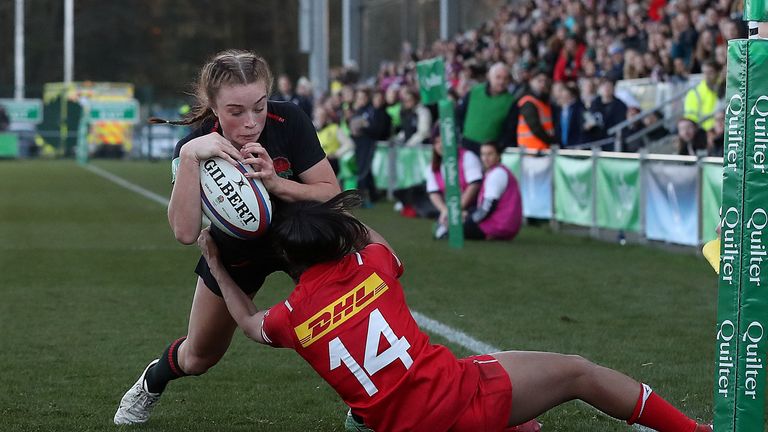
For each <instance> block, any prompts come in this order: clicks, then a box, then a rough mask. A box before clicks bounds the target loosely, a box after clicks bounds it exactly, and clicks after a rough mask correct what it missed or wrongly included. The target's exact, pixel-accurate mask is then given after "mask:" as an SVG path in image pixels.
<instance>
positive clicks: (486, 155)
mask: <svg viewBox="0 0 768 432" xmlns="http://www.w3.org/2000/svg"><path fill="white" fill-rule="evenodd" d="M480 160H482V161H483V166H484V167H485V169H488V168H491V167H493V166H496V165H497V164H498V163H499V162H501V157H500V156H499V152H498V151H496V148H495V147H493V146H490V145H484V146H482V147H480Z"/></svg>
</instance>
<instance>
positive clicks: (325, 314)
mask: <svg viewBox="0 0 768 432" xmlns="http://www.w3.org/2000/svg"><path fill="white" fill-rule="evenodd" d="M388 288H389V287H388V286H387V284H386V283H384V281H383V280H381V277H379V275H377V274H376V273H372V274H371V275H370V276H368V278H367V279H366V280H364V281H363V283H361V284H360V285H358V286H356V287H355V288H353V289H352V290H350V291H349V292H348V293H346V294H344V295H343V296H341V297H339V298H338V299H336V300H335V301H334V302H333V303H331V304H329V305H328V306H326V307H324V308H323V309H322V310H321V311H320V312H318V313H316V314H314V315H313V316H312V318H310V319H308V320H306V321H304V322H303V323H301V324H299V325H298V326H296V327H295V328H294V329H293V330H294V331H295V332H296V336H297V337H298V338H299V342H300V343H301V346H302V347H304V348H306V347H308V346H310V345H312V344H313V343H314V342H315V341H317V340H318V339H320V338H321V337H323V336H325V335H326V334H327V333H328V332H330V331H331V330H333V329H335V328H336V327H338V326H340V325H341V324H343V323H344V322H345V321H347V320H348V319H350V318H352V317H353V316H355V315H356V314H357V313H358V312H360V311H361V310H363V308H365V307H366V306H368V305H369V304H371V302H373V301H374V300H376V299H377V298H379V296H381V295H382V294H383V293H384V292H385V291H387V289H388Z"/></svg>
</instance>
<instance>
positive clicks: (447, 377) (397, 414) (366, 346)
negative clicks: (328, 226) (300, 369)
mask: <svg viewBox="0 0 768 432" xmlns="http://www.w3.org/2000/svg"><path fill="white" fill-rule="evenodd" d="M402 273H403V266H402V265H401V263H400V262H399V260H398V259H397V257H396V256H394V255H393V254H392V253H391V252H390V251H389V249H387V248H386V247H385V246H384V245H381V244H371V245H369V246H367V247H366V248H365V249H363V250H362V251H360V252H359V253H354V254H350V255H348V256H346V257H344V258H343V259H341V260H340V261H338V262H334V263H324V264H319V265H316V266H313V267H311V268H310V269H308V270H307V271H305V272H304V274H302V276H301V279H300V280H299V284H298V285H297V286H296V288H295V290H294V291H293V292H292V293H291V295H290V296H289V297H288V299H287V300H286V301H285V302H284V303H281V304H278V305H275V306H274V307H272V308H271V309H270V310H269V311H268V312H267V314H266V316H265V317H264V326H263V336H264V339H265V340H266V341H267V342H268V343H270V344H271V345H272V346H275V347H285V348H292V349H294V350H296V352H298V353H299V355H301V356H302V357H303V358H304V359H305V360H306V361H307V362H308V363H309V364H310V365H311V366H312V368H314V369H315V370H316V371H317V373H319V374H320V376H322V377H323V379H325V380H326V381H327V382H328V383H329V384H330V385H331V387H333V388H334V390H336V392H337V393H338V394H339V395H340V396H341V398H342V399H343V400H344V402H345V403H346V404H347V405H349V406H350V407H351V408H352V410H353V411H354V412H355V413H356V414H358V415H360V416H361V417H363V418H364V419H365V422H366V424H367V425H368V426H370V427H372V428H373V429H374V430H377V431H430V432H434V431H444V430H447V429H448V428H449V427H450V426H451V425H453V424H454V423H455V421H456V419H457V418H458V416H459V415H460V414H461V413H462V411H464V409H465V408H466V407H467V405H468V403H469V401H470V399H471V397H472V395H473V394H474V393H475V391H476V389H477V382H478V379H479V377H478V373H477V370H476V369H474V368H470V369H465V368H464V366H463V365H462V364H461V363H459V362H458V361H457V360H456V357H455V356H454V355H453V354H452V353H451V352H450V351H449V350H448V349H447V348H445V347H444V346H441V345H432V344H430V343H429V337H428V336H427V335H426V334H425V333H423V332H422V331H421V330H419V327H418V325H417V324H416V321H415V320H414V319H413V316H411V313H410V311H409V310H408V306H407V305H406V303H405V296H404V293H403V288H402V286H401V285H400V283H399V282H398V280H397V278H398V277H400V275H401V274H402Z"/></svg>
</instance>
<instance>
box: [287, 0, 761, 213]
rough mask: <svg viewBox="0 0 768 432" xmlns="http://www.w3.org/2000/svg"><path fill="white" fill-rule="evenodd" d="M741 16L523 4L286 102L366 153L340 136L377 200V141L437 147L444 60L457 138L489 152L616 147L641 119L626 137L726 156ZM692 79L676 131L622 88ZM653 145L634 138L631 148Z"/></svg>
mask: <svg viewBox="0 0 768 432" xmlns="http://www.w3.org/2000/svg"><path fill="white" fill-rule="evenodd" d="M741 8H742V1H741V0H672V1H668V0H624V1H608V0H592V1H589V0H587V1H582V0H561V1H558V0H533V1H515V2H513V5H512V4H510V5H507V6H503V7H501V8H500V9H499V10H498V13H496V14H495V15H494V18H493V19H492V20H489V21H487V22H485V23H484V24H483V25H481V26H480V27H479V28H476V29H472V30H468V31H465V32H462V33H460V34H457V35H456V36H455V37H454V38H452V39H450V40H437V41H435V42H434V43H432V44H431V45H430V46H427V47H419V48H414V47H413V46H411V44H409V43H404V44H403V46H402V51H401V56H400V58H399V59H392V61H385V62H383V63H382V64H381V66H380V68H379V71H378V73H377V74H376V75H375V76H373V77H370V78H363V77H361V76H360V74H359V73H358V72H357V70H356V68H355V67H354V66H347V67H339V68H334V69H332V70H331V85H330V91H329V92H328V93H327V94H325V95H323V96H322V97H319V98H317V99H315V100H314V101H311V98H312V94H311V93H312V92H311V90H304V91H303V93H299V91H298V89H297V91H296V94H293V93H292V90H291V86H290V80H288V78H287V77H281V78H280V81H279V86H278V87H279V89H280V90H279V95H276V97H278V98H280V99H283V100H291V101H293V102H295V103H297V104H298V105H300V106H302V107H303V108H304V109H305V110H307V111H308V112H313V113H314V119H315V123H316V126H317V127H318V130H322V129H323V128H325V127H327V124H329V123H330V124H336V125H338V131H339V133H346V134H347V136H349V137H350V138H351V141H352V142H353V143H354V145H338V142H337V141H338V139H333V140H331V141H333V144H330V145H331V146H332V147H333V150H332V151H331V152H330V153H329V154H333V156H334V158H339V157H341V156H342V155H341V154H339V151H338V150H339V149H342V150H343V151H345V152H352V151H353V152H354V154H355V157H354V159H355V162H356V168H357V172H358V184H359V186H360V187H361V188H362V189H363V190H364V191H365V193H366V194H367V196H368V197H369V198H370V199H371V200H375V199H376V197H377V196H376V191H375V186H374V185H373V179H372V178H371V176H370V174H371V170H370V168H371V159H372V157H373V150H372V149H373V146H374V145H375V142H376V141H378V140H388V139H391V138H395V141H396V142H397V143H398V144H399V145H407V146H414V145H419V144H429V143H431V140H430V133H429V131H430V129H431V128H432V125H433V124H434V123H435V121H436V120H437V112H436V109H435V107H434V106H424V105H423V104H421V102H420V100H419V92H418V80H417V76H416V63H417V62H418V61H420V60H423V59H428V58H432V57H437V56H440V57H443V59H444V61H445V67H446V81H447V85H448V94H449V97H450V98H452V99H453V100H454V101H455V103H456V118H457V122H456V124H457V128H458V130H457V132H458V135H457V136H459V137H461V141H460V142H461V145H462V147H463V148H465V149H466V150H469V151H472V152H474V153H477V154H478V155H479V149H480V146H481V145H482V144H484V143H487V142H493V143H496V144H497V146H498V147H499V148H502V149H503V148H504V147H508V146H521V147H528V148H531V149H546V148H548V147H550V146H551V145H555V144H556V145H559V146H561V147H565V148H568V147H571V148H573V147H580V146H584V145H585V144H586V145H589V143H594V142H595V141H598V140H601V139H602V140H603V142H605V139H606V138H611V132H612V131H611V128H612V127H613V126H616V125H618V124H625V123H624V122H625V121H626V120H627V119H635V120H636V121H635V122H634V123H631V122H630V124H628V125H626V129H625V131H624V136H627V135H629V134H632V133H635V132H638V131H641V130H644V129H646V128H647V131H649V132H648V133H647V136H648V138H649V139H650V140H651V141H653V140H658V139H661V138H664V137H665V136H667V135H669V134H672V135H671V136H674V134H675V133H676V134H677V136H676V137H675V142H676V151H677V152H678V153H679V154H681V155H687V154H701V153H702V152H707V153H708V154H711V155H718V154H722V138H719V140H720V142H718V136H720V137H722V121H723V120H722V115H721V111H722V107H721V105H720V104H721V101H722V98H723V95H724V81H725V70H726V68H725V64H726V42H727V40H729V39H734V38H739V37H744V36H745V35H746V26H745V23H744V22H743V21H742V20H741V15H742V10H741ZM692 74H701V76H702V80H701V83H700V84H699V85H697V86H696V87H692V89H691V90H690V91H689V93H688V95H687V96H686V97H685V110H684V113H683V114H682V115H681V117H680V118H679V119H677V118H674V119H666V120H671V121H668V122H666V124H672V125H673V128H672V129H671V130H668V129H667V128H666V127H657V126H660V125H661V122H662V121H663V120H665V119H664V118H663V114H662V112H661V110H659V111H653V112H649V111H645V112H642V116H640V115H639V114H641V111H642V110H641V108H640V104H639V103H638V101H637V99H636V98H635V97H633V95H632V94H630V93H629V92H626V91H619V90H617V87H616V83H617V82H618V81H620V80H632V79H640V78H643V79H646V80H649V81H650V82H652V83H664V82H667V83H675V84H677V83H688V82H689V81H688V79H689V77H690V76H691V75H692ZM284 81H287V83H286V82H284ZM307 84H308V83H307V82H303V84H302V85H303V86H305V87H307ZM312 106H314V109H312V108H311V107H312ZM677 120H679V121H677ZM674 126H676V127H674ZM325 135H326V136H331V135H333V136H334V137H335V136H336V135H337V133H336V132H334V133H333V134H325ZM671 136H670V137H671ZM342 141H343V139H342ZM608 141H610V139H609V140H608ZM646 142H648V141H647V140H646V141H641V142H640V144H638V143H637V142H635V143H629V142H625V145H624V149H623V150H624V151H637V150H638V149H639V147H640V146H642V145H643V144H642V143H646ZM323 145H324V146H325V145H326V143H323ZM610 148H613V147H612V144H611V147H610ZM326 150H328V149H326Z"/></svg>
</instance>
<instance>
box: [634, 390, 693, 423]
mask: <svg viewBox="0 0 768 432" xmlns="http://www.w3.org/2000/svg"><path fill="white" fill-rule="evenodd" d="M640 388H641V390H640V396H639V397H638V398H637V404H636V405H635V410H634V411H633V412H632V417H630V418H629V420H627V423H628V424H634V423H640V424H641V425H643V426H647V427H649V428H652V429H656V430H657V431H659V432H694V431H695V430H696V426H697V425H696V422H695V421H693V420H691V419H690V418H688V417H686V416H685V414H683V413H681V412H680V411H678V410H677V408H675V407H673V406H672V405H670V404H669V402H667V401H665V400H664V399H662V398H661V396H659V395H657V394H656V393H653V391H652V390H651V388H650V387H648V386H647V385H645V384H641V385H640Z"/></svg>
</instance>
